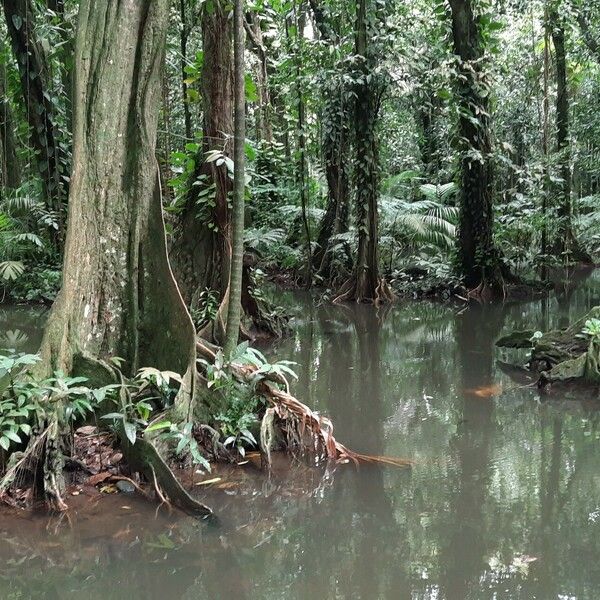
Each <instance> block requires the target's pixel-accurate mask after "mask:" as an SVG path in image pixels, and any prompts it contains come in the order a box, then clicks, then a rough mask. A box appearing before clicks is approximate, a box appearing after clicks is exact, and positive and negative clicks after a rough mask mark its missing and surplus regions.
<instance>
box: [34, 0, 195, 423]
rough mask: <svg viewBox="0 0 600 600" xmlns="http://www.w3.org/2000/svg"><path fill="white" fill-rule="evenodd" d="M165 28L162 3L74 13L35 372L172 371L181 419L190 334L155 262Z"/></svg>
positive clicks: (160, 250) (162, 247)
mask: <svg viewBox="0 0 600 600" xmlns="http://www.w3.org/2000/svg"><path fill="white" fill-rule="evenodd" d="M167 23H168V0H156V1H155V2H152V3H147V2H142V1H141V0H128V1H127V2H117V1H113V0H111V1H108V2H105V3H102V4H101V5H96V4H95V3H94V2H91V0H84V1H83V2H82V3H81V7H80V11H79V22H78V32H77V41H76V50H75V63H76V68H75V81H74V85H75V103H74V105H75V112H74V155H73V173H72V178H71V194H70V199H69V215H68V234H67V240H66V251H65V260H64V271H63V287H62V289H61V291H60V294H59V296H58V298H57V300H56V302H55V304H54V306H53V308H52V312H51V314H50V317H49V319H48V323H47V327H46V331H45V335H44V339H43V342H42V349H41V352H42V357H43V362H42V363H41V367H40V369H39V370H40V371H42V372H43V374H48V373H50V372H51V371H53V370H56V369H61V370H63V371H64V372H66V373H69V372H72V371H73V368H74V366H75V365H77V366H78V370H84V371H86V374H88V375H89V374H93V375H96V376H98V375H99V374H102V372H103V371H102V369H100V370H98V364H99V363H100V364H101V362H102V361H106V359H108V358H110V357H114V356H119V357H121V358H123V359H124V361H125V363H124V366H123V370H124V373H125V374H127V375H131V374H133V373H134V372H135V371H136V370H137V369H138V368H140V367H142V366H148V365H151V366H154V367H157V368H159V369H161V370H166V369H168V370H172V371H176V372H177V373H180V374H182V375H184V382H185V383H184V386H183V387H182V390H181V394H180V398H181V399H182V400H184V401H185V402H184V404H185V407H186V408H185V410H186V412H188V411H189V409H190V406H191V405H190V399H191V397H192V394H193V381H194V373H195V369H194V361H195V345H194V328H193V325H192V322H191V319H190V317H189V314H188V312H187V310H186V308H185V305H184V304H183V301H182V299H181V296H180V294H179V291H178V289H177V286H176V284H175V281H174V279H173V276H172V274H171V270H170V267H169V263H168V259H167V253H166V244H165V233H164V225H163V221H162V208H161V197H160V184H159V176H158V167H157V164H156V159H155V147H156V128H157V119H158V103H159V99H160V74H161V67H162V63H163V53H164V47H165V35H166V27H167ZM86 365H87V366H90V367H93V368H92V369H88V368H87V366H86ZM105 372H108V370H106V371H105Z"/></svg>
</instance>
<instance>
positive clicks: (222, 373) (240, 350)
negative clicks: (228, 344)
mask: <svg viewBox="0 0 600 600" xmlns="http://www.w3.org/2000/svg"><path fill="white" fill-rule="evenodd" d="M230 360H231V363H237V364H250V365H252V366H254V367H255V369H254V371H253V372H252V375H251V376H250V383H251V384H252V386H248V385H245V384H242V383H240V382H239V381H237V380H236V379H235V378H234V377H233V376H232V374H231V370H230V369H229V364H228V363H226V362H225V359H224V357H223V353H222V352H221V351H219V352H217V354H216V357H215V361H214V363H209V362H208V361H205V360H203V359H200V361H199V362H200V363H201V364H202V365H203V366H204V369H205V371H206V378H207V380H208V387H209V388H211V389H213V390H215V391H218V392H219V393H220V394H221V396H222V398H223V408H222V410H221V411H220V412H218V413H217V414H216V416H215V417H214V421H215V426H216V429H217V430H218V431H219V433H220V434H221V436H222V439H223V444H224V445H225V446H230V447H235V448H237V450H238V451H239V453H240V454H241V455H242V456H244V455H245V452H246V448H248V447H250V448H253V447H256V445H257V441H256V437H255V435H254V433H252V429H253V428H254V427H256V426H257V425H258V420H259V419H258V415H259V413H260V411H261V409H262V408H263V406H264V402H263V399H262V398H261V397H260V395H258V394H256V392H255V387H256V385H257V384H258V383H259V382H261V381H264V380H265V379H269V380H273V381H276V382H278V383H280V384H283V385H284V386H285V387H286V388H289V385H288V382H287V377H292V378H294V379H295V378H297V375H296V373H294V371H293V370H292V369H291V365H293V364H295V363H293V362H291V361H287V360H282V361H278V362H276V363H269V361H268V360H267V359H266V357H265V356H264V355H263V354H262V353H261V352H260V351H259V350H256V349H255V348H250V346H249V344H248V342H242V343H241V344H239V345H238V346H237V348H236V350H235V352H234V353H233V354H232V356H231V359H230Z"/></svg>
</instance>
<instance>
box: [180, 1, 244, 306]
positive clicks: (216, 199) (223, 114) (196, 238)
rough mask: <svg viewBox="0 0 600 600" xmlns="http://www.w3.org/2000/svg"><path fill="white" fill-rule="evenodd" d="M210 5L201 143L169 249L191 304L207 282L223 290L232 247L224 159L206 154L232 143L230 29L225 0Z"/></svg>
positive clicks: (226, 150) (205, 19)
mask: <svg viewBox="0 0 600 600" xmlns="http://www.w3.org/2000/svg"><path fill="white" fill-rule="evenodd" d="M212 8H213V9H212V10H208V8H207V6H206V5H205V6H204V7H203V9H202V16H201V26H202V40H203V50H204V66H203V69H202V80H201V87H202V101H203V108H204V125H203V144H202V148H201V149H200V151H199V152H198V155H197V157H196V168H195V171H194V173H193V175H192V180H191V181H190V187H189V192H188V195H187V198H186V202H185V206H184V208H183V212H182V215H181V217H180V220H179V223H178V225H177V228H176V232H175V240H174V243H173V248H172V252H171V256H172V259H173V264H174V270H175V274H176V276H177V281H178V283H179V286H180V289H181V292H182V295H183V298H184V300H185V301H186V303H188V305H191V306H192V307H194V306H195V305H196V303H197V298H198V295H199V293H200V292H201V291H202V290H203V289H205V288H207V287H208V288H210V289H212V290H216V291H217V292H219V293H220V294H221V297H223V296H224V295H225V291H226V288H227V283H228V281H229V259H230V253H231V216H230V210H229V208H228V204H227V196H228V194H229V193H230V191H231V190H232V180H231V177H230V176H229V174H228V171H227V167H226V165H225V163H224V162H223V161H212V162H207V161H206V155H207V153H208V152H211V151H218V152H222V153H223V154H224V155H225V156H229V155H230V153H231V149H232V139H233V52H232V50H233V49H232V39H233V37H232V36H233V30H232V22H231V19H230V18H229V10H228V8H227V6H226V5H225V3H224V2H223V1H222V0H216V1H215V2H214V3H213V5H212Z"/></svg>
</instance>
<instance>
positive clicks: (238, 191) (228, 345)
mask: <svg viewBox="0 0 600 600" xmlns="http://www.w3.org/2000/svg"><path fill="white" fill-rule="evenodd" d="M233 22H234V26H233V27H234V28H233V50H234V74H235V76H234V80H235V85H234V91H235V135H234V145H233V161H234V167H233V168H234V173H233V206H232V227H231V229H232V235H231V237H232V243H231V270H230V275H229V295H228V299H227V301H228V305H227V323H226V331H225V347H224V353H225V356H226V357H227V358H229V357H230V356H231V354H232V352H233V351H234V350H235V347H236V345H237V341H238V337H239V332H240V320H241V312H242V271H243V263H244V195H245V190H246V181H245V177H246V175H245V158H246V157H245V146H246V89H245V75H246V72H245V64H244V0H235V8H234V18H233Z"/></svg>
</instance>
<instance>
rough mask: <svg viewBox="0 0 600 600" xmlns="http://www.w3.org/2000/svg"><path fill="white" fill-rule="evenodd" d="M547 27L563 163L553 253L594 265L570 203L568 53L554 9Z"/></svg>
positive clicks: (566, 258) (557, 145)
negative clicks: (575, 225) (575, 227)
mask: <svg viewBox="0 0 600 600" xmlns="http://www.w3.org/2000/svg"><path fill="white" fill-rule="evenodd" d="M546 26H547V27H549V28H550V31H551V36H552V43H553V45H554V62H555V68H556V152H557V154H558V156H559V160H560V181H559V182H558V183H556V187H555V193H556V196H557V200H558V232H557V238H556V241H555V244H554V252H555V253H556V254H557V255H560V256H563V257H564V259H565V261H566V262H571V261H572V260H574V261H575V262H584V263H591V262H592V260H591V257H590V256H589V254H587V252H585V251H584V250H583V249H582V248H581V246H580V244H579V241H578V240H577V238H576V237H575V233H574V231H573V205H572V202H571V183H572V182H571V140H570V137H569V85H568V82H567V53H566V48H565V27H564V24H563V23H562V19H561V17H560V15H559V14H558V12H557V11H556V10H555V9H552V10H550V11H549V14H548V19H547V22H546Z"/></svg>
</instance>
